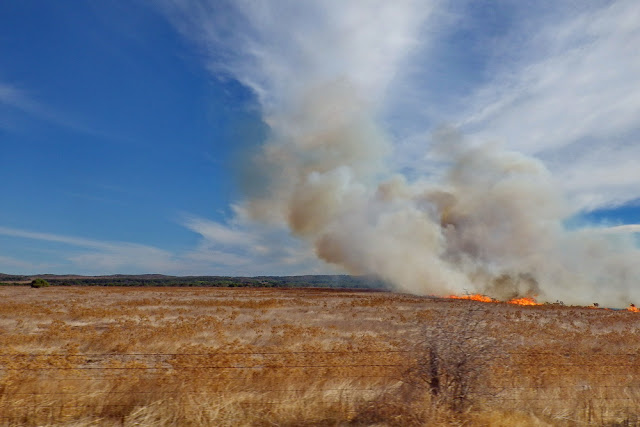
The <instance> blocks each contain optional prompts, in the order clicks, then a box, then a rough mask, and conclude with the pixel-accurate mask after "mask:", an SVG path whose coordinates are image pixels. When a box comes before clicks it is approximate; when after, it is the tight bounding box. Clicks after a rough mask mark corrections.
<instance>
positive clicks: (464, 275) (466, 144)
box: [168, 1, 640, 306]
mask: <svg viewBox="0 0 640 427" xmlns="http://www.w3.org/2000/svg"><path fill="white" fill-rule="evenodd" d="M266 4H267V5H264V4H263V5H262V6H260V7H258V6H257V5H254V4H253V3H250V2H243V1H240V2H237V3H236V5H235V6H233V7H231V5H227V6H229V7H231V11H229V10H227V9H225V15H224V17H219V16H217V15H218V14H219V13H220V10H221V9H218V8H216V7H214V6H206V5H205V4H204V3H200V2H194V3H191V6H175V5H173V6H168V7H173V8H178V9H180V8H186V9H185V10H187V9H188V8H189V7H191V8H197V9H198V13H197V14H195V13H193V10H191V11H189V10H187V11H186V12H185V13H184V15H185V16H190V17H194V16H199V17H200V18H198V19H192V20H187V21H184V22H183V23H182V24H181V25H182V28H183V29H185V28H186V27H189V28H193V27H196V28H199V29H200V31H199V34H200V40H199V41H201V42H206V43H205V44H208V45H209V46H208V48H210V47H211V45H212V46H214V48H215V50H216V52H218V55H219V56H222V57H224V58H225V60H224V62H222V63H221V62H220V61H219V60H212V63H211V67H212V69H213V70H214V71H215V72H222V73H226V74H228V75H230V76H231V77H233V78H235V79H237V80H238V81H240V82H242V83H243V84H245V85H246V86H248V87H250V88H252V89H253V91H254V92H255V93H256V95H257V98H258V100H259V102H260V106H261V112H262V114H263V119H264V121H265V123H266V124H267V125H268V126H269V129H270V134H269V136H268V139H267V141H266V142H265V144H264V147H263V149H262V150H261V152H260V153H259V154H258V155H257V156H255V158H252V159H249V160H248V161H249V162H251V164H252V165H255V168H256V170H259V171H262V173H263V176H262V177H261V179H260V180H259V181H260V182H261V188H260V191H252V192H251V193H250V194H251V196H250V197H249V198H248V199H247V200H244V201H242V202H241V203H239V205H238V207H237V211H238V212H239V213H240V214H241V215H243V216H246V217H248V218H251V219H252V220H255V221H260V222H264V223H268V224H273V225H274V226H280V225H283V224H284V225H286V226H287V227H288V228H289V229H290V230H291V232H292V233H293V234H294V235H296V236H297V237H299V238H300V239H303V240H304V241H307V242H309V244H310V245H312V246H313V248H314V250H315V253H316V255H317V256H318V257H319V258H320V259H322V260H323V261H325V262H327V263H330V264H333V265H337V266H339V267H341V268H342V269H344V270H345V271H347V272H349V273H351V274H374V275H377V276H379V277H380V278H382V279H384V280H387V281H389V282H390V283H392V284H393V285H394V286H396V287H397V289H399V290H402V291H408V292H412V293H417V294H425V295H426V294H433V295H447V294H452V293H454V294H461V293H465V292H469V293H476V292H481V293H487V294H488V295H490V296H492V297H496V298H510V297H515V296H530V295H538V297H539V299H541V300H545V301H552V302H553V301H555V300H563V301H564V302H565V303H572V304H590V303H593V302H596V301H597V302H599V303H601V304H607V305H611V306H620V305H626V304H627V303H628V302H630V301H631V300H634V299H637V298H638V297H640V294H639V293H638V291H637V290H635V288H634V286H635V285H636V282H637V280H638V278H640V266H638V263H637V262H636V260H638V259H639V255H640V253H639V251H638V250H637V248H636V247H635V245H634V242H633V241H632V240H631V239H629V238H627V237H628V236H625V235H611V234H605V233H599V232H597V231H594V230H588V229H584V230H574V231H571V230H567V229H566V228H565V226H564V222H565V220H566V219H567V218H569V217H570V216H571V215H572V214H574V213H575V212H573V211H572V209H571V207H570V206H569V203H568V202H567V201H566V200H565V198H564V196H563V194H562V193H561V191H560V190H559V186H558V185H557V183H555V182H554V178H553V176H552V175H551V174H550V172H549V171H548V170H547V168H546V167H545V165H544V164H543V163H542V162H540V161H539V160H537V159H535V158H532V157H530V156H526V155H524V154H521V153H518V152H514V151H509V150H507V149H504V148H503V147H502V146H501V145H500V144H497V143H493V142H491V141H486V142H483V143H477V142H471V141H469V140H467V139H466V138H465V136H464V135H462V134H461V133H460V132H459V131H457V130H456V129H455V128H452V127H446V126H444V127H442V128H441V129H440V130H439V131H437V132H435V133H433V135H432V136H431V139H430V141H429V144H428V146H425V151H427V150H428V151H429V152H430V155H429V156H430V158H431V159H435V160H436V162H437V164H438V165H439V170H440V172H439V173H438V174H432V175H429V176H425V177H422V178H420V177H408V176H405V175H404V174H402V173H401V172H400V171H394V170H392V168H391V167H390V166H389V162H388V161H387V160H388V159H389V157H390V156H391V155H392V153H393V149H394V144H393V138H392V136H391V135H388V134H387V131H386V128H385V126H384V121H383V120H381V117H382V111H383V110H384V106H385V100H386V99H387V98H388V97H389V92H390V91H391V90H392V89H393V88H394V87H395V86H394V85H395V83H396V82H397V80H398V79H399V77H398V76H401V74H402V70H403V66H404V64H405V63H406V61H407V58H408V57H409V56H410V55H411V53H412V52H413V51H414V50H417V49H425V48H426V47H425V45H428V37H426V36H425V35H426V34H427V33H428V32H425V31H424V28H428V27H429V25H430V23H431V22H433V21H434V19H437V17H434V16H433V14H432V13H431V12H432V10H433V9H434V8H435V6H436V5H437V2H424V1H421V2H417V1H400V2H385V1H378V2H375V1H374V2H368V3H367V5H366V7H360V6H362V3H360V2H338V1H318V2H304V3H300V4H298V3H296V2H269V3H266ZM212 16H216V18H212ZM223 18H224V19H225V20H226V21H225V22H226V23H225V24H224V25H222V24H220V25H219V26H218V27H217V28H210V27H209V24H210V23H211V22H212V21H217V22H221V21H222V20H223ZM283 20H284V21H283ZM283 22H286V24H283ZM240 23H242V27H243V28H245V29H247V28H248V29H249V30H248V31H245V32H243V33H240V34H238V33H235V32H234V31H233V30H234V28H235V27H234V26H235V25H238V26H240ZM434 25H435V24H434ZM223 30H224V31H223ZM185 31H186V30H185ZM421 37H422V38H421ZM229 46H234V47H235V48H236V49H237V50H236V51H232V50H231V49H229V48H228V47H229ZM424 102H425V103H428V102H429V100H425V101H424ZM250 167H253V166H250Z"/></svg>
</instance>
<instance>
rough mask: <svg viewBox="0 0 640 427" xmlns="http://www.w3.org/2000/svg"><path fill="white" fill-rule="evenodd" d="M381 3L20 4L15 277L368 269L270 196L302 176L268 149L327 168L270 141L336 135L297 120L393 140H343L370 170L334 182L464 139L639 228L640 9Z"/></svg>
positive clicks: (587, 218) (0, 261)
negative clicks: (335, 250)
mask: <svg viewBox="0 0 640 427" xmlns="http://www.w3.org/2000/svg"><path fill="white" fill-rule="evenodd" d="M378 3H380V4H376V5H373V6H372V5H368V4H366V2H352V3H350V4H349V5H348V6H345V5H342V4H341V2H335V1H326V2H299V3H298V2H287V1H272V2H264V3H260V4H255V3H252V2H246V1H239V2H225V1H212V2H206V1H175V2H173V1H169V0H166V1H113V2H99V1H88V2H54V1H31V0H25V1H19V2H18V1H15V2H1V3H0V201H1V206H2V208H1V209H0V272H4V273H18V274H34V273H79V274H114V273H156V272H157V273H167V274H234V275H235V274H247V275H257V274H299V273H302V274H303V273H321V272H322V273H324V272H342V271H344V270H343V268H344V266H345V265H347V270H348V271H352V272H354V271H355V272H360V270H362V268H364V267H362V268H360V267H361V264H360V263H358V265H359V266H360V267H359V268H352V267H350V265H351V264H349V263H348V262H347V263H346V264H345V263H342V262H338V263H334V264H333V265H330V264H329V263H325V262H323V261H319V260H318V259H317V257H316V255H315V254H316V253H321V252H322V250H321V249H319V246H318V242H319V241H320V240H321V239H319V236H320V234H322V233H320V232H318V231H317V229H311V228H309V227H312V226H313V224H311V225H308V224H306V223H304V224H302V225H300V224H299V223H296V222H295V221H293V220H292V217H293V216H294V213H295V212H294V213H291V212H288V213H284V214H283V213H282V209H285V208H284V207H287V209H288V207H289V206H291V204H290V203H289V202H290V201H291V200H292V199H291V198H290V197H289V196H291V194H292V193H291V191H292V190H291V188H292V187H291V186H290V185H289V184H290V183H289V181H287V183H285V184H282V185H280V184H273V186H272V187H270V189H269V190H268V191H267V193H268V197H269V198H271V200H270V202H272V201H273V200H276V201H278V203H273V204H268V203H266V202H265V203H262V201H264V200H262V201H261V197H256V198H255V199H256V200H257V202H256V203H255V204H253V205H252V204H251V200H253V199H254V197H253V196H254V192H258V193H260V192H263V190H264V189H263V188H262V187H263V186H268V185H271V181H269V180H273V181H274V182H284V180H283V178H282V176H276V177H273V176H271V175H270V174H266V175H265V174H264V173H262V170H261V168H263V167H273V166H274V164H273V163H272V162H271V160H269V162H266V163H262V162H261V156H264V157H265V158H268V157H269V156H268V155H266V154H264V153H263V154H260V151H259V150H260V147H261V146H263V144H266V146H267V147H272V151H269V153H270V154H273V152H276V151H277V150H278V149H280V150H282V153H285V152H286V153H287V154H286V155H291V156H293V157H292V158H288V160H287V162H285V163H283V164H280V166H276V168H279V167H282V168H283V170H284V169H286V170H287V171H288V169H287V168H288V165H289V163H295V162H296V161H300V159H303V161H304V162H312V161H313V160H309V159H307V155H309V158H312V157H313V155H311V154H310V153H312V151H305V150H306V149H302V148H300V146H297V145H296V146H295V147H294V145H295V144H294V145H290V146H288V145H286V144H285V145H284V147H285V149H283V148H282V147H283V146H282V145H280V146H279V145H278V144H273V142H269V141H273V140H274V139H277V138H280V139H286V138H289V137H291V138H293V136H295V135H298V137H299V138H302V139H304V138H307V137H308V135H310V134H309V133H308V129H309V128H311V127H313V128H314V129H315V128H316V127H318V126H322V123H321V121H320V120H318V121H317V122H316V121H314V122H313V123H310V121H309V119H308V117H306V116H305V113H299V114H298V113H297V112H298V111H311V112H313V114H314V115H316V116H317V117H325V116H326V117H327V120H329V121H330V120H332V119H331V117H333V116H332V114H333V113H331V112H332V111H334V110H336V111H339V112H340V114H344V115H350V114H352V110H353V111H358V113H357V115H358V119H357V120H358V126H357V129H356V128H354V129H355V130H353V129H351V127H350V126H351V125H348V126H347V127H348V132H352V133H354V134H355V135H356V139H357V138H360V137H361V135H366V138H367V144H369V143H371V144H372V147H373V146H375V147H374V148H371V152H374V153H376V154H375V155H371V156H370V155H369V154H367V155H358V156H355V157H354V158H353V159H351V160H350V157H349V155H350V153H351V151H350V150H344V146H341V147H338V148H336V150H337V152H339V153H341V154H340V156H346V157H345V158H346V160H345V164H346V167H347V168H351V167H353V168H354V170H356V172H353V173H352V172H349V173H347V178H345V177H344V176H343V175H340V173H342V172H340V171H341V170H344V167H343V166H344V165H342V166H339V167H335V168H333V166H332V168H333V169H335V170H336V171H338V172H336V174H335V175H331V176H329V177H328V178H327V179H328V180H330V179H334V180H353V179H354V178H353V176H357V177H361V176H365V175H366V176H367V178H366V179H365V178H362V180H361V181H358V182H359V185H360V184H362V186H364V187H366V185H368V183H370V182H371V180H373V181H376V182H377V183H379V182H380V181H381V180H384V179H387V178H388V177H389V176H391V175H394V174H397V173H400V174H401V175H402V176H404V178H403V179H406V180H408V181H410V182H411V183H415V182H417V181H420V180H422V179H423V178H424V179H426V181H429V180H438V179H440V178H441V177H442V176H444V175H445V174H446V173H445V172H443V169H442V168H443V167H442V162H441V160H440V159H438V158H437V156H436V155H434V154H433V153H432V152H431V151H430V150H429V148H430V147H433V146H435V145H437V141H435V142H434V139H435V138H434V136H433V135H434V134H435V133H436V131H437V130H438V129H440V128H441V127H442V126H443V125H446V126H452V127H455V128H456V129H457V130H458V131H459V132H460V134H461V135H463V136H464V138H465V139H466V140H467V141H469V143H470V144H476V143H478V144H481V143H482V142H483V141H497V144H499V145H500V146H501V147H505V149H508V150H509V151H512V152H517V153H521V154H522V155H524V156H528V157H531V158H532V159H535V160H536V162H539V163H540V164H541V165H544V168H545V169H546V170H547V171H548V173H549V174H550V176H552V177H553V180H554V183H555V184H554V187H557V188H558V189H560V190H561V192H562V194H563V197H565V198H566V201H567V202H566V203H567V205H568V206H569V207H570V208H569V210H568V211H566V210H565V211H564V214H563V215H564V216H563V217H562V218H560V219H561V220H562V221H571V222H572V223H573V224H579V225H580V227H585V228H590V227H600V228H607V227H608V228H611V229H614V228H615V227H617V226H621V225H625V226H626V228H620V227H618V228H615V231H620V232H624V233H628V234H630V235H631V236H633V235H634V233H636V232H637V230H638V227H636V226H635V224H640V202H639V201H640V185H639V184H640V143H639V140H638V138H639V137H640V59H639V58H638V55H637V52H635V49H636V48H637V46H638V45H640V6H639V5H638V4H637V3H636V2H634V1H617V2H615V1H609V2H596V1H594V2H570V1H566V2H540V3H539V4H538V5H537V6H531V5H524V4H522V3H524V2H517V1H498V2H474V1H453V2H436V1H411V0H407V1H399V2H397V4H396V3H395V2H389V3H393V4H394V5H393V6H389V5H386V6H383V5H384V2H378ZM587 3H588V4H587ZM376 7H379V8H380V9H384V8H385V7H386V8H391V9H390V10H385V11H383V12H380V13H378V12H376V10H375V9H376ZM337 80H340V81H344V82H347V83H346V84H345V86H340V87H339V88H338V89H336V90H337V92H339V96H338V95H336V96H332V95H330V94H329V95H327V94H326V93H330V92H331V90H333V88H334V86H333V85H329V86H327V85H326V82H334V81H337ZM345 88H346V89H345ZM315 90H318V91H320V92H321V94H320V95H319V96H317V97H316V98H313V101H310V102H309V103H305V102H306V101H304V102H303V101H301V99H307V98H308V97H309V96H310V95H309V93H314V91H315ZM350 91H353V92H354V95H353V96H352V97H349V95H348V93H349V92H350ZM323 99H325V100H326V103H325V104H324V105H325V106H328V107H323V106H322V105H317V104H319V103H321V102H323V101H322V100H323ZM336 100H338V101H337V103H336V104H335V105H332V104H331V103H332V102H334V101H336ZM307 107H308V110H306V109H305V108H307ZM327 109H328V110H327ZM342 109H344V111H343V110H342ZM294 110H295V111H296V112H295V113H294V112H293V111H294ZM327 111H328V112H327ZM345 111H346V112H345ZM361 111H364V112H366V114H362V116H363V117H360V115H361V114H360V112H361ZM296 114H298V115H296ZM353 114H355V113H353ZM323 115H324V116H323ZM365 116H366V117H365ZM297 120H299V122H298V123H296V121H297ZM340 126H342V125H340ZM365 128H366V130H362V129H365ZM341 129H342V128H341ZM314 132H315V130H314ZM291 135H293V136H291ZM379 135H382V136H379ZM285 136H286V137H285ZM362 138H364V137H362ZM378 138H380V139H381V140H384V141H382V142H380V146H381V147H382V146H383V147H382V148H380V147H378V146H377V145H376V144H377V142H375V141H377V140H378ZM371 141H373V142H371ZM270 144H271V145H270ZM336 144H340V142H339V141H338V142H337V143H336ZM278 147H279V148H278ZM287 147H288V148H287ZM292 147H294V148H292ZM367 147H368V146H367V145H366V144H364V145H362V146H358V147H355V148H354V150H356V151H357V152H358V153H363V152H364V151H368V150H369V149H368V148H367ZM298 149H299V151H296V150H298ZM332 149H333V148H332ZM341 150H344V151H341ZM282 153H281V154H282ZM291 153H294V154H295V155H293V154H291ZM380 153H384V155H381V154H380ZM256 157H257V159H256ZM270 162H271V163H270ZM374 163H376V164H377V163H384V166H377V169H375V170H374V171H373V172H371V171H370V170H369V166H368V165H370V164H374ZM265 164H266V166H265ZM307 164H308V163H304V165H307ZM353 165H356V166H353ZM305 168H306V166H305ZM341 168H342V169H341ZM303 169H304V168H302V169H296V170H295V171H294V172H291V173H292V174H298V173H300V171H301V170H303ZM333 169H332V170H333ZM304 170H305V171H307V169H304ZM289 172H290V171H288V172H286V173H287V174H288V173H289ZM325 172H327V170H325V169H323V168H318V169H317V170H313V171H311V172H308V174H307V175H306V178H305V179H311V180H313V179H316V177H317V176H318V174H323V173H325ZM305 173H307V172H305ZM345 173H346V172H345ZM283 176H284V175H283ZM286 176H287V177H290V176H291V175H286ZM372 176H373V178H372ZM383 176H384V177H383ZM425 177H426V178H425ZM321 178H322V177H321ZM317 179H320V178H317ZM358 179H360V178H358ZM263 180H264V181H263ZM278 180H280V181H278ZM332 182H333V181H332ZM349 182H351V181H349ZM365 182H366V185H365ZM425 185H426V184H425ZM274 188H275V190H274ZM414 188H415V187H414ZM293 191H294V192H295V190H293ZM363 191H364V190H363ZM262 199H265V196H264V194H262ZM258 202H260V203H262V205H261V206H263V207H264V209H265V210H268V211H269V212H268V213H267V214H265V213H264V212H262V211H261V212H260V213H256V212H258V211H259V209H258V208H255V206H256V205H257V204H259V203H258ZM308 203H309V206H312V205H313V206H316V205H314V203H316V202H315V201H313V200H310V201H308ZM323 203H324V202H323ZM283 206H284V207H283ZM319 206H324V205H322V204H320V205H319ZM254 208H255V209H254ZM328 211H329V210H328ZM274 212H275V213H274ZM292 221H293V222H292ZM291 230H293V232H292V231H291ZM321 257H322V258H323V259H324V260H325V261H327V260H328V261H331V257H330V256H322V255H321ZM335 264H338V266H336V265H335ZM340 265H342V267H340ZM365 270H366V268H365ZM364 272H366V271H364Z"/></svg>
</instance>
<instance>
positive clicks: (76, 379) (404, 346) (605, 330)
mask: <svg viewBox="0 0 640 427" xmlns="http://www.w3.org/2000/svg"><path fill="white" fill-rule="evenodd" d="M639 332H640V314H638V313H631V312H628V311H611V310H603V309H592V308H584V307H567V306H561V305H541V306H531V307H529V306H518V305H513V304H505V303H482V302H475V301H465V300H452V299H439V298H431V297H418V296H412V295H406V294H399V293H391V292H368V291H349V290H329V289H308V288H307V289H282V288H280V289H273V288H121V287H49V288H42V289H32V288H29V287H26V286H4V287H0V349H1V351H0V353H2V354H1V355H0V425H77V426H80V425H127V426H129V425H234V426H235V425H280V426H299V425H403V426H405V425H438V424H440V425H449V424H450V425H454V424H455V425H460V424H464V425H504V426H513V425H523V426H524V425H638V424H639V423H640V421H639V417H638V415H637V414H638V413H639V411H640V353H639V350H640V333H639Z"/></svg>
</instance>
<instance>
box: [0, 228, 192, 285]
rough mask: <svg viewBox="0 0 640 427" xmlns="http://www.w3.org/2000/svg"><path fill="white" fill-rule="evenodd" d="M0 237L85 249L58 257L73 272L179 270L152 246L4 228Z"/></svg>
mask: <svg viewBox="0 0 640 427" xmlns="http://www.w3.org/2000/svg"><path fill="white" fill-rule="evenodd" d="M0 235H4V236H10V237H18V238H23V239H33V240H39V241H44V242H53V243H62V244H64V245H69V246H71V247H75V248H84V249H88V250H89V251H83V252H79V253H78V251H77V249H76V250H72V251H70V252H69V253H66V254H63V255H62V257H63V259H66V261H68V262H71V264H72V265H73V267H74V268H75V269H77V270H81V271H91V272H93V273H96V274H97V273H113V272H123V271H135V272H149V271H152V272H169V271H172V270H175V269H176V268H178V267H179V263H178V262H177V260H176V259H175V257H174V256H173V255H172V254H171V253H170V252H168V251H165V250H162V249H158V248H155V247H152V246H146V245H140V244H135V243H127V242H103V241H98V240H92V239H85V238H80V237H73V236H65V235H59V234H52V233H41V232H33V231H27V230H20V229H15V228H8V227H0ZM27 267H28V266H23V267H22V268H23V269H24V268H27Z"/></svg>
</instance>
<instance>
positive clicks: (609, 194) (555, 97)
mask: <svg viewBox="0 0 640 427" xmlns="http://www.w3.org/2000/svg"><path fill="white" fill-rule="evenodd" d="M523 7H524V6H523ZM541 24H542V25H541V26H540V28H539V29H538V30H537V31H535V32H531V33H526V34H524V33H518V32H517V31H518V29H516V30H514V31H515V32H514V33H511V34H510V37H511V38H512V39H513V40H515V41H517V43H513V44H512V45H511V46H510V47H509V48H510V49H511V51H512V55H513V60H512V61H506V62H505V63H498V64H497V65H495V66H494V68H493V70H492V71H493V73H494V74H495V78H494V79H493V80H492V81H491V82H490V83H489V84H486V85H483V86H481V87H479V88H477V89H476V90H475V91H474V93H473V95H472V96H471V97H470V98H468V100H467V103H468V105H469V106H470V107H469V108H468V110H467V113H466V115H464V116H462V117H458V118H457V119H456V120H458V122H459V124H460V126H461V127H462V128H463V129H465V130H466V131H467V132H469V133H472V134H473V135H474V136H475V138H477V139H481V140H482V139H485V140H486V139H498V140H502V141H505V143H506V144H507V146H508V147H510V148H512V149H515V150H518V151H520V152H524V153H527V154H531V155H534V156H536V157H538V158H540V159H542V160H543V161H544V162H545V164H546V165H547V167H549V169H550V170H551V171H552V172H553V174H554V175H555V176H556V178H557V180H558V182H559V183H560V184H561V185H562V186H563V187H564V189H565V190H566V191H567V193H568V195H569V197H570V199H571V200H572V202H573V204H574V207H575V208H576V210H591V209H597V208H602V207H610V206H616V205H621V204H624V203H626V202H629V201H632V200H634V199H638V198H640V186H638V185H637V183H638V182H640V168H638V167H637V162H636V160H635V159H638V158H640V121H639V120H638V117H640V56H638V55H637V53H636V46H638V45H640V5H639V4H638V3H637V2H635V1H629V0H620V1H615V2H604V3H593V4H590V5H584V7H582V8H573V9H571V10H567V13H566V14H565V15H564V16H563V18H562V19H557V18H556V19H554V20H553V21H552V20H549V22H546V23H545V21H544V20H543V21H541ZM545 24H546V25H545ZM518 28H530V27H527V26H522V27H518ZM529 31H530V30H529Z"/></svg>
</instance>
